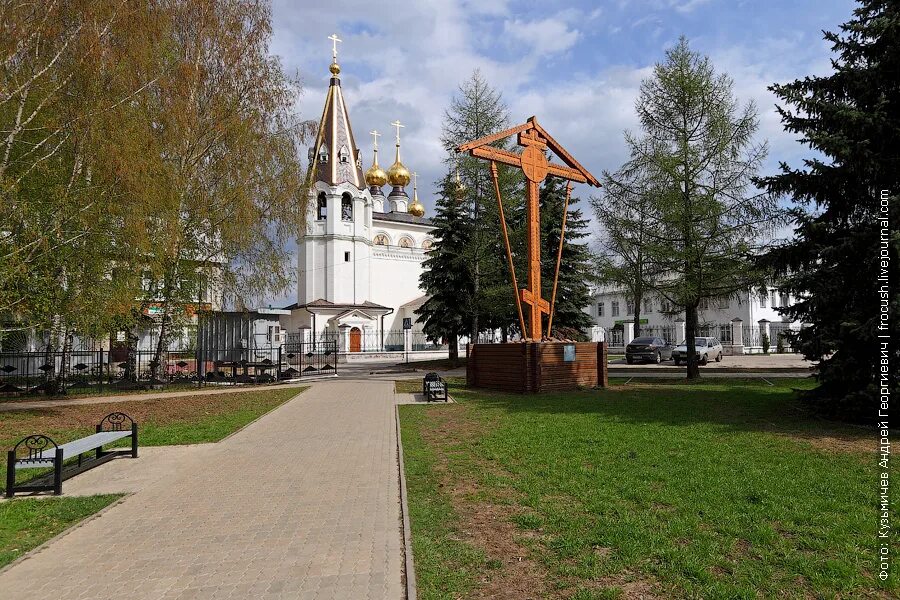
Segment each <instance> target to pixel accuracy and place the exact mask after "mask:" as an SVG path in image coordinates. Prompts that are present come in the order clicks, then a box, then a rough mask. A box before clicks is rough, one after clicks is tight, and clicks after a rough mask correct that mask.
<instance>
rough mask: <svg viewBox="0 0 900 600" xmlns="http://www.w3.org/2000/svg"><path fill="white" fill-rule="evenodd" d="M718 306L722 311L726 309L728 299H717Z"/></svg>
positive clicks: (725, 297) (724, 297)
mask: <svg viewBox="0 0 900 600" xmlns="http://www.w3.org/2000/svg"><path fill="white" fill-rule="evenodd" d="M718 306H719V308H720V309H722V310H725V309H727V308H728V307H729V302H728V297H727V296H723V297H721V298H719V304H718Z"/></svg>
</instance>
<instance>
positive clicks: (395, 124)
mask: <svg viewBox="0 0 900 600" xmlns="http://www.w3.org/2000/svg"><path fill="white" fill-rule="evenodd" d="M391 125H393V126H394V127H396V128H397V145H398V146H399V145H400V128H401V127H406V125H401V124H400V120H399V119H398V120H396V121H394V122H393V123H391Z"/></svg>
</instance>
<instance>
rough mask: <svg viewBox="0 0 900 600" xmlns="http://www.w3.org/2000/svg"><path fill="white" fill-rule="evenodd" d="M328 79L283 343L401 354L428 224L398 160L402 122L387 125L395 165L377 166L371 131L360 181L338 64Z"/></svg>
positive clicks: (418, 295) (428, 239)
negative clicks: (391, 129) (368, 160)
mask: <svg viewBox="0 0 900 600" xmlns="http://www.w3.org/2000/svg"><path fill="white" fill-rule="evenodd" d="M331 73H332V77H331V81H330V85H329V88H328V94H327V96H326V98H325V109H324V111H323V113H322V119H321V121H320V123H319V129H318V134H317V135H316V142H315V146H313V147H312V148H310V153H309V158H310V165H311V169H310V174H311V178H312V181H311V188H312V191H311V195H312V198H311V202H310V210H309V215H308V221H307V222H308V225H307V229H306V233H305V234H304V235H303V236H302V237H301V238H300V239H299V240H298V246H299V251H298V264H297V272H298V290H297V302H296V303H294V304H292V305H290V306H288V307H286V309H288V310H290V315H289V316H286V317H284V318H282V321H281V322H282V326H283V327H284V329H285V330H286V332H287V334H288V337H289V338H292V337H293V336H296V338H295V339H299V340H301V341H311V340H336V341H338V343H339V348H340V349H341V350H342V351H343V352H371V351H383V350H402V349H403V348H404V340H407V341H408V340H409V339H411V338H415V339H418V340H420V342H421V340H422V334H421V325H419V324H416V323H415V321H416V315H415V314H413V311H414V310H415V308H417V307H418V306H420V305H421V303H422V301H423V296H424V291H423V290H422V289H421V288H420V287H419V276H420V274H421V272H422V263H423V261H424V260H425V257H426V253H427V251H428V249H429V248H431V246H432V244H433V243H434V240H433V238H432V230H433V227H432V225H431V222H430V221H429V220H428V219H426V218H424V216H423V215H424V213H425V208H424V206H422V204H421V203H420V202H419V200H418V194H417V192H416V191H415V188H414V193H413V198H412V201H410V198H409V195H408V194H407V193H406V189H405V188H406V186H407V185H408V184H409V182H410V172H409V170H408V169H407V168H406V167H405V166H404V165H403V163H402V162H401V161H400V127H401V125H400V123H399V122H395V123H394V124H393V125H394V126H395V127H396V128H397V134H396V157H395V161H394V164H393V165H392V166H391V167H390V168H389V169H388V170H387V171H385V170H383V169H382V168H381V167H380V166H379V164H378V147H377V136H378V134H377V132H372V133H373V134H374V136H375V148H374V157H373V163H372V166H371V168H369V170H368V171H366V173H365V175H363V170H362V158H361V155H360V150H359V148H358V146H357V144H356V139H355V137H354V135H353V130H352V128H351V126H350V114H349V112H348V110H347V105H346V103H345V102H344V97H343V93H342V91H341V79H340V67H339V66H338V65H337V63H336V62H333V63H332V65H331ZM388 183H389V184H390V185H391V186H392V189H391V191H390V193H389V195H388V196H387V197H385V195H384V191H383V189H382V188H383V187H384V186H385V185H386V184H388ZM404 318H410V319H411V320H412V323H413V327H414V329H413V330H412V331H411V332H409V333H407V334H403V333H401V331H402V328H403V320H404ZM407 343H408V342H407Z"/></svg>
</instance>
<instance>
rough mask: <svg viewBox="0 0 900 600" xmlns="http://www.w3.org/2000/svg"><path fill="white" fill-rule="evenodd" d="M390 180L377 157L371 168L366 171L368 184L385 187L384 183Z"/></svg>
mask: <svg viewBox="0 0 900 600" xmlns="http://www.w3.org/2000/svg"><path fill="white" fill-rule="evenodd" d="M387 182H388V175H387V173H385V172H384V169H382V168H381V167H380V166H378V159H377V158H376V159H375V162H374V163H372V166H371V167H369V170H368V171H366V184H367V185H370V186H372V185H373V186H375V187H379V188H380V187H384V184H386V183H387Z"/></svg>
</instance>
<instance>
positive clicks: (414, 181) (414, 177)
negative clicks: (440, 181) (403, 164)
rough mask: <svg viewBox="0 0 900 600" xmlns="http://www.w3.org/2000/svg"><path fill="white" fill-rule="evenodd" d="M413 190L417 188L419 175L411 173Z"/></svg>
mask: <svg viewBox="0 0 900 600" xmlns="http://www.w3.org/2000/svg"><path fill="white" fill-rule="evenodd" d="M412 175H413V189H416V188H417V187H418V186H419V174H418V173H416V172H415V171H413V174H412Z"/></svg>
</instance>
